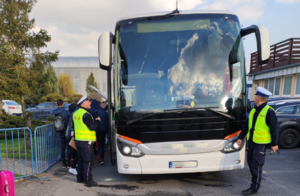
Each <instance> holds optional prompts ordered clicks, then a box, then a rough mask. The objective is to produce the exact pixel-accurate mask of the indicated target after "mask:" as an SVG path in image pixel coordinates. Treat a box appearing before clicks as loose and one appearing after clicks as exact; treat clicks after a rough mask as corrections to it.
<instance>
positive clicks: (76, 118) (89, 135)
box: [73, 108, 96, 141]
mask: <svg viewBox="0 0 300 196" xmlns="http://www.w3.org/2000/svg"><path fill="white" fill-rule="evenodd" d="M85 113H88V114H89V115H91V114H90V113H89V112H87V111H86V110H84V109H82V108H79V109H78V110H77V111H76V112H75V113H74V114H73V122H74V129H75V140H80V141H96V132H95V131H91V130H90V129H89V128H88V127H87V126H86V124H85V123H84V122H83V115H84V114H85ZM91 116H92V115H91ZM92 119H93V117H92ZM93 120H94V119H93Z"/></svg>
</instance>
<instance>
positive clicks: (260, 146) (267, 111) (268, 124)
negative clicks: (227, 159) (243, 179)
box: [237, 87, 278, 195]
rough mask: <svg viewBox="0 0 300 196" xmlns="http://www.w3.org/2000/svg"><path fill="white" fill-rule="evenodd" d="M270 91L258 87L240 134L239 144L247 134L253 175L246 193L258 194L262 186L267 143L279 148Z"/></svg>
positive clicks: (275, 118)
mask: <svg viewBox="0 0 300 196" xmlns="http://www.w3.org/2000/svg"><path fill="white" fill-rule="evenodd" d="M270 95H272V93H271V92H270V91H268V90H267V89H265V88H263V87H257V92H256V94H255V105H256V106H255V107H254V108H253V109H252V110H251V112H250V114H249V119H248V121H247V124H246V125H245V126H244V127H243V129H242V132H241V134H240V135H239V138H238V141H237V144H238V145H239V146H241V145H242V140H243V139H244V137H245V136H246V135H247V140H248V153H247V162H248V165H249V169H250V172H251V175H252V184H251V186H250V188H248V189H246V190H243V191H242V193H243V194H244V195H252V194H257V191H258V189H259V187H260V182H261V174H262V167H263V165H264V163H265V156H266V145H267V144H270V143H271V148H272V151H273V152H274V153H275V152H276V151H277V150H278V131H277V117H276V115H275V112H274V110H273V108H271V107H270V106H268V105H267V100H268V97H269V96H270Z"/></svg>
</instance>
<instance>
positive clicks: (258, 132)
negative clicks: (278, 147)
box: [247, 105, 274, 144]
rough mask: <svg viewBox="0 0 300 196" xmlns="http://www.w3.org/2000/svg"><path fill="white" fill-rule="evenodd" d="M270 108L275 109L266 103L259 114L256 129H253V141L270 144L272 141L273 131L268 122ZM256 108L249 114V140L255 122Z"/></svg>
mask: <svg viewBox="0 0 300 196" xmlns="http://www.w3.org/2000/svg"><path fill="white" fill-rule="evenodd" d="M269 108H271V109H273V108H272V107H270V106H268V105H266V106H265V107H264V108H263V109H262V110H261V111H260V113H259V114H258V116H257V119H256V122H255V126H254V130H253V142H255V143H257V144H269V143H271V133H270V127H269V126H268V125H267V123H266V116H267V112H268V110H269ZM273 110H274V109H273ZM255 111H256V109H255V108H253V109H252V110H251V112H250V114H249V124H248V127H249V130H248V133H247V140H249V137H250V130H251V128H252V124H253V116H254V113H255Z"/></svg>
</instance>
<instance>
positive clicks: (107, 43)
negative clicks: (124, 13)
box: [98, 32, 113, 71]
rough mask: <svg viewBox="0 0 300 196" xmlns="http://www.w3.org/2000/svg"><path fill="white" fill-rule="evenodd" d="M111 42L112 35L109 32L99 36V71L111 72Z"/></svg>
mask: <svg viewBox="0 0 300 196" xmlns="http://www.w3.org/2000/svg"><path fill="white" fill-rule="evenodd" d="M112 40H113V34H112V33H111V32H106V33H103V34H101V35H100V37H99V39H98V57H99V65H100V68H101V69H104V70H107V71H109V70H111V66H112V61H111V59H112V57H111V53H112Z"/></svg>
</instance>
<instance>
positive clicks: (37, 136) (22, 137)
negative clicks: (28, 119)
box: [0, 124, 60, 183]
mask: <svg viewBox="0 0 300 196" xmlns="http://www.w3.org/2000/svg"><path fill="white" fill-rule="evenodd" d="M32 136H33V134H32V132H31V130H30V129H28V128H26V127H23V128H9V129H0V170H9V171H12V172H13V173H14V176H15V179H20V178H30V177H37V178H39V179H40V180H41V182H42V183H43V180H42V178H40V177H38V176H37V175H38V174H41V173H42V172H44V171H45V170H47V169H49V168H50V167H51V166H52V165H54V164H55V163H57V162H58V161H59V160H60V141H59V139H60V138H59V133H57V132H56V131H55V130H54V126H53V124H49V125H44V126H40V127H37V128H36V129H35V130H34V140H33V139H32ZM33 141H34V142H33ZM45 179H48V180H50V179H49V178H45Z"/></svg>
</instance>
